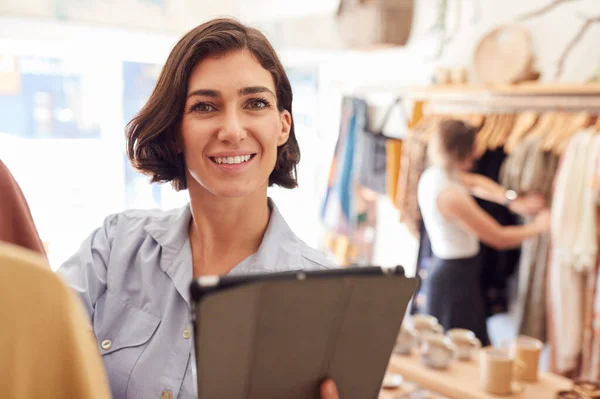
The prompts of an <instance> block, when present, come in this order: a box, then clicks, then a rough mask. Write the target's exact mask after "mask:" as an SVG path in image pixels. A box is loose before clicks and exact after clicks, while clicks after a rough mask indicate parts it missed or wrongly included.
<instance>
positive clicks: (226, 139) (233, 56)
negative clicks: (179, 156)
mask: <svg viewBox="0 0 600 399" xmlns="http://www.w3.org/2000/svg"><path fill="white" fill-rule="evenodd" d="M275 93H276V89H275V83H274V81H273V77H272V76H271V73H270V72H269V71H267V70H266V69H264V68H263V67H262V66H261V65H260V64H259V63H258V61H256V60H255V59H254V58H253V56H252V54H251V53H250V52H249V51H247V50H240V51H234V52H231V53H228V54H226V55H224V56H220V57H210V58H206V59H204V60H202V61H201V62H200V63H198V64H197V65H196V66H195V67H194V69H193V70H192V73H191V75H190V77H189V81H188V91H187V100H186V104H185V110H184V114H183V118H182V122H181V128H180V135H179V143H178V146H179V149H180V151H183V153H184V155H185V162H186V168H187V171H186V174H187V183H188V188H189V189H190V190H194V189H197V188H200V189H204V190H206V191H208V192H210V193H211V194H213V195H215V196H221V197H241V196H246V195H248V194H251V193H253V192H255V191H256V190H258V189H261V190H264V191H265V192H266V189H267V187H268V182H269V175H270V174H271V172H272V171H273V168H274V167H275V162H276V160H277V147H278V146H280V145H282V144H284V143H285V142H286V141H287V139H288V136H289V132H290V126H291V122H292V117H291V115H290V113H289V112H288V111H285V110H284V111H283V112H279V111H278V110H277V97H276V94H275Z"/></svg>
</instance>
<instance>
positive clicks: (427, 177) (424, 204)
mask: <svg viewBox="0 0 600 399" xmlns="http://www.w3.org/2000/svg"><path fill="white" fill-rule="evenodd" d="M476 133H477V129H476V128H474V127H472V126H469V125H467V124H465V123H464V122H462V121H459V120H447V121H444V122H442V123H441V124H440V127H439V129H438V130H437V132H436V133H435V134H434V136H433V137H432V139H431V142H430V144H429V147H428V156H429V161H430V167H429V168H427V169H426V170H425V172H423V175H422V176H421V179H420V180H419V188H418V202H419V207H420V209H421V213H422V217H423V223H424V224H425V228H426V230H427V234H428V235H429V239H430V242H431V249H432V252H433V258H432V261H431V263H430V264H429V265H428V267H427V271H428V273H427V279H426V281H425V282H424V292H425V298H426V303H425V313H428V314H430V315H432V316H435V317H436V318H438V320H439V321H440V324H441V325H442V326H443V327H444V328H445V329H450V328H466V329H468V330H471V331H473V332H474V333H475V334H476V335H477V337H478V338H479V339H480V340H481V342H482V344H483V345H488V344H489V343H490V341H489V337H488V334H487V327H486V315H485V307H484V299H483V295H482V292H481V283H480V275H481V270H482V268H483V267H485V265H482V264H481V261H480V258H479V250H480V248H479V242H480V241H482V242H484V243H486V244H487V245H489V246H490V247H493V248H496V249H509V248H516V247H519V246H520V245H521V243H522V242H523V241H524V240H526V239H528V238H530V237H534V236H536V235H539V234H541V233H543V232H546V231H547V230H548V229H549V228H550V213H549V211H548V210H547V209H544V207H545V201H544V199H543V197H542V196H539V195H536V194H529V195H526V196H522V197H517V196H516V194H515V193H514V192H511V191H510V190H506V189H505V188H503V187H502V186H500V185H499V184H498V183H496V182H495V181H493V180H491V179H489V178H488V177H486V176H483V175H478V174H473V173H469V171H470V170H471V169H472V167H473V162H474V159H475V136H476ZM473 196H476V197H478V198H482V199H484V200H487V201H492V202H495V203H498V204H503V205H505V206H507V207H509V209H510V210H511V211H513V212H515V213H518V214H520V215H533V214H537V216H536V218H535V219H534V221H533V222H532V223H530V224H527V225H522V226H521V225H519V226H503V225H501V224H499V223H498V222H497V221H496V219H494V218H493V217H492V216H490V215H489V214H488V213H487V212H485V211H484V210H483V209H482V208H481V207H480V206H479V205H478V204H477V202H476V201H475V199H474V198H473Z"/></svg>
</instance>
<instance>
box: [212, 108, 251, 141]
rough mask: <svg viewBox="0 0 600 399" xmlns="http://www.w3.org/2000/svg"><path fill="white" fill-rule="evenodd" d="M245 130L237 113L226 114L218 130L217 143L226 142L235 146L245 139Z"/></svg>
mask: <svg viewBox="0 0 600 399" xmlns="http://www.w3.org/2000/svg"><path fill="white" fill-rule="evenodd" d="M246 136H247V134H246V129H245V128H244V127H243V124H242V121H241V120H240V115H238V113H237V112H233V111H232V112H229V113H227V115H226V117H225V119H224V122H223V126H222V127H221V129H220V130H219V134H218V136H217V138H218V139H219V141H227V142H229V143H232V144H237V143H239V142H240V141H242V140H244V139H245V138H246Z"/></svg>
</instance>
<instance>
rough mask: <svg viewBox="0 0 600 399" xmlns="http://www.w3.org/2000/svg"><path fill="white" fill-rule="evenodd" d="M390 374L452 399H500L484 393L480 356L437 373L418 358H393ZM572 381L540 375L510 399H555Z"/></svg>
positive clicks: (456, 363)
mask: <svg viewBox="0 0 600 399" xmlns="http://www.w3.org/2000/svg"><path fill="white" fill-rule="evenodd" d="M388 371H390V372H393V373H398V374H400V375H401V376H402V377H403V378H404V380H405V381H410V382H413V383H416V384H418V385H419V386H420V387H422V388H425V389H428V390H431V391H434V392H438V393H440V394H442V395H445V396H448V397H450V398H453V399H497V398H498V397H497V396H494V395H490V394H487V393H485V392H484V391H482V390H481V388H480V386H479V355H478V354H476V355H475V356H474V359H473V360H472V361H469V362H454V363H453V364H452V365H451V366H450V368H449V369H448V370H444V371H437V370H432V369H430V368H427V367H425V366H424V365H422V364H421V361H420V359H419V357H418V355H416V354H413V355H412V356H398V355H393V356H392V358H391V360H390V365H389V367H388ZM572 387H573V383H572V381H571V380H568V379H566V378H563V377H561V376H558V375H555V374H550V373H540V380H539V381H538V382H536V383H532V384H525V390H524V392H523V393H522V394H521V395H512V396H508V397H507V398H513V397H514V398H532V399H533V398H536V399H537V398H554V397H555V395H556V393H557V392H558V391H563V390H570V389H572Z"/></svg>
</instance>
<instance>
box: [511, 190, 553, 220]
mask: <svg viewBox="0 0 600 399" xmlns="http://www.w3.org/2000/svg"><path fill="white" fill-rule="evenodd" d="M545 206H546V200H545V199H544V196H543V195H541V194H527V195H523V196H521V197H519V198H517V199H516V200H514V201H513V202H512V203H511V204H510V206H509V209H510V210H511V211H513V212H514V213H517V214H519V215H521V216H531V215H535V214H537V213H538V212H539V211H541V210H542V209H544V207H545Z"/></svg>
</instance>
